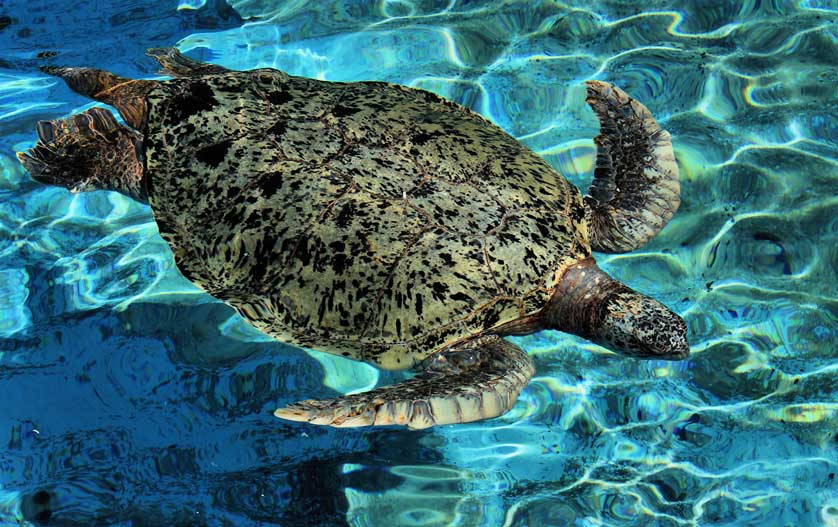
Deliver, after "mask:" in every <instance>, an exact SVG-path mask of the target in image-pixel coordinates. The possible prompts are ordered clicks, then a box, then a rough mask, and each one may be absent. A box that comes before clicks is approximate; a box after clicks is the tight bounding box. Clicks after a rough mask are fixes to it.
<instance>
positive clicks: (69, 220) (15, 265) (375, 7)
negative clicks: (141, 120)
mask: <svg viewBox="0 0 838 527" xmlns="http://www.w3.org/2000/svg"><path fill="white" fill-rule="evenodd" d="M277 5H280V6H281V7H276V6H277ZM3 17H5V18H3ZM0 28H2V29H0V50H2V52H0V410H2V411H0V525H18V524H20V523H22V524H23V525H44V524H49V525H91V524H97V525H120V526H123V525H125V526H127V525H131V526H140V525H143V526H145V525H254V524H258V525H281V526H291V525H338V526H343V525H349V526H352V527H356V526H357V527H361V526H363V527H373V526H393V525H409V526H443V525H452V526H489V527H495V526H509V527H511V526H533V527H536V526H574V527H577V526H579V527H589V526H591V527H592V526H612V525H613V526H617V525H620V526H622V525H625V526H636V525H640V526H646V525H649V526H667V527H668V526H673V527H674V526H680V525H690V526H704V525H728V526H741V525H761V526H762V525H765V526H774V525H777V526H795V527H797V526H836V525H838V352H836V347H837V345H838V321H837V319H838V286H837V285H836V284H837V283H838V281H837V279H838V276H836V275H837V274H838V272H836V269H838V220H836V217H838V214H836V211H838V208H836V205H838V197H836V196H838V4H836V3H835V2H833V1H829V0H820V1H818V0H810V1H798V2H784V1H781V0H772V1H762V2H760V1H759V0H750V1H749V0H746V1H734V0H707V1H698V0H694V1H681V2H676V1H674V0H670V1H667V0H650V1H647V2H642V3H641V2H631V1H620V0H588V1H585V2H577V1H571V2H558V1H551V2H546V1H545V2H536V1H531V2H512V1H507V2H469V1H456V0H450V1H432V0H427V1H420V0H417V1H408V0H402V1H386V0H382V1H379V2H348V1H338V0H332V1H329V2H304V1H288V2H282V3H277V2H268V1H260V0H244V1H233V0H231V1H230V2H229V3H224V2H222V1H220V0H215V1H205V0H181V2H180V4H177V3H176V2H151V1H141V0H122V1H118V2H109V3H101V2H92V1H88V2H77V3H74V5H73V6H69V5H67V6H59V7H56V6H53V5H52V3H49V2H46V1H43V0H36V1H31V2H11V3H4V4H0ZM175 44H176V45H178V47H179V48H180V49H181V50H183V51H185V52H187V53H188V54H190V55H192V56H194V57H197V58H201V59H204V60H210V61H213V62H216V63H219V64H222V65H224V66H226V67H230V68H236V69H247V68H254V67H264V66H272V67H277V68H281V69H284V70H286V71H288V72H289V73H292V74H297V75H306V76H310V77H317V78H323V79H329V80H360V79H375V80H386V81H391V82H398V83H402V84H407V85H411V86H418V87H422V88H425V89H429V90H432V91H435V92H437V93H439V94H441V95H443V96H445V97H447V98H449V99H452V100H455V101H457V102H460V103H462V104H465V105H467V106H469V107H471V108H473V109H474V110H476V111H478V112H480V113H482V114H483V115H485V116H486V117H488V118H490V119H492V120H493V121H494V122H496V123H497V124H499V125H500V126H501V127H503V128H504V129H506V130H507V131H508V132H509V133H511V134H513V135H514V136H516V137H518V138H519V139H520V140H521V141H523V142H524V143H525V144H527V145H528V146H529V147H531V148H532V149H533V150H535V151H536V152H538V153H539V154H541V155H542V156H544V157H545V158H546V159H547V160H549V161H550V162H551V163H552V164H553V166H555V167H556V168H557V169H559V170H560V171H561V172H562V173H564V174H565V175H567V176H568V177H570V178H571V179H572V180H573V181H574V182H576V183H578V184H579V185H580V186H581V187H583V188H585V187H586V186H587V183H588V182H589V181H590V177H591V174H592V163H593V160H594V145H593V141H592V138H593V137H594V136H595V135H596V133H597V123H596V120H595V118H594V117H593V114H592V113H591V112H590V111H589V110H588V109H587V108H586V107H585V105H584V89H583V87H582V82H583V81H584V80H585V79H589V78H597V79H602V80H608V81H610V82H615V83H616V84H618V85H620V86H621V87H623V88H624V89H626V91H628V92H629V93H630V94H632V95H633V96H635V97H636V98H638V99H640V100H641V101H643V102H644V103H646V105H647V106H648V107H649V108H650V109H651V110H652V112H653V113H654V114H655V115H656V116H657V117H658V118H659V120H660V121H661V122H662V124H664V125H665V127H666V128H667V129H669V130H670V131H671V132H672V134H673V143H674V144H675V149H676V154H677V155H678V158H679V161H680V164H681V169H682V172H681V174H682V206H681V209H680V210H679V212H678V214H677V215H676V216H675V218H674V219H673V221H672V222H671V223H670V225H669V226H667V228H666V229H665V230H664V231H663V232H662V233H661V234H660V235H659V236H658V237H657V238H656V239H655V240H653V242H652V243H651V244H650V245H649V246H647V247H645V248H643V249H642V250H640V251H636V252H634V253H631V254H626V255H619V256H610V257H607V256H605V255H599V256H598V261H599V262H600V263H601V266H602V267H603V268H604V269H606V270H607V271H608V272H609V273H611V274H612V275H614V276H615V277H617V278H618V279H620V280H622V281H624V282H625V283H627V284H629V285H631V286H632V287H634V288H636V289H638V290H639V291H642V292H644V293H647V294H650V295H652V296H654V297H655V298H657V299H659V300H661V301H663V302H665V303H666V304H667V305H668V306H670V307H671V308H672V309H674V310H675V311H677V312H678V313H680V314H681V315H682V316H683V317H684V318H685V319H686V321H687V324H688V327H689V332H690V339H691V343H692V349H693V355H692V357H691V358H690V359H689V360H687V361H683V362H678V363H668V362H642V361H634V360H631V359H625V358H622V357H617V356H614V355H611V354H609V353H607V352H606V351H604V350H603V349H601V348H598V347H596V346H594V345H591V344H589V343H587V342H584V341H582V340H579V339H576V338H573V337H569V336H567V335H564V334H560V333H541V334H539V335H535V336H530V337H525V338H519V339H516V340H517V342H519V343H520V344H521V345H523V346H524V347H525V348H526V349H527V350H528V351H529V352H530V353H531V354H532V355H533V357H534V360H535V363H536V368H537V373H536V377H535V379H534V380H533V382H532V383H531V384H530V385H529V386H528V387H527V388H526V389H525V390H524V392H523V393H522V395H521V397H520V399H519V402H518V404H517V405H516V406H515V408H514V409H513V411H512V412H510V413H509V414H507V415H506V416H503V417H501V418H498V419H494V420H491V421H487V422H482V423H475V424H469V425H459V426H444V427H438V428H434V429H431V430H429V431H425V432H409V431H405V430H399V429H383V430H332V429H326V428H320V427H314V426H308V425H299V424H295V423H284V422H280V421H278V420H276V419H275V418H273V417H272V416H271V411H272V410H273V409H274V408H275V407H277V406H279V405H281V404H284V403H287V402H291V401H295V400H298V399H302V398H308V397H327V396H331V395H334V394H335V393H336V391H338V392H346V391H352V390H362V389H365V388H367V387H369V386H371V385H373V384H375V383H377V382H381V383H385V382H392V381H393V380H395V379H398V378H400V377H401V374H391V373H381V374H379V373H378V372H377V371H375V370H374V369H372V368H370V367H368V366H365V365H363V364H359V363H353V362H349V361H345V360H341V359H338V358H332V357H330V356H324V355H322V354H317V353H313V352H311V353H309V352H306V351H303V350H300V349H297V348H293V347H291V346H287V345H283V344H281V343H275V342H271V341H269V340H267V339H265V338H264V337H261V336H260V335H259V334H258V333H255V332H254V331H253V330H250V329H249V328H248V327H247V326H246V325H245V324H244V323H243V322H242V321H241V319H239V318H238V317H237V316H236V315H235V314H234V313H233V312H232V311H231V310H230V309H228V308H226V307H225V306H223V305H222V304H220V303H218V302H217V301H215V300H213V299H212V298H211V297H209V296H207V295H205V294H203V293H201V292H200V291H199V290H197V289H196V288H195V287H193V286H192V285H191V284H189V283H188V282H187V281H186V280H185V279H184V278H182V277H181V276H180V275H179V274H178V272H177V271H176V269H175V268H174V265H173V262H172V259H171V253H170V251H169V249H168V247H167V246H166V244H165V243H164V242H163V241H162V239H160V237H159V235H158V234H157V229H156V226H155V224H154V223H153V220H152V217H151V214H150V211H149V210H148V208H147V207H144V206H141V205H138V204H136V203H133V202H131V201H129V200H128V199H126V198H123V197H121V196H120V195H117V194H115V193H105V192H97V193H93V194H85V195H71V194H69V193H68V192H67V191H65V190H61V189H56V188H45V187H43V186H40V185H38V184H36V183H34V182H33V181H31V180H30V179H29V178H28V176H27V175H26V174H25V173H24V172H23V171H22V170H21V168H20V166H19V165H18V163H17V161H16V159H15V158H14V154H13V153H14V152H15V151H17V150H22V149H24V148H26V147H28V146H31V144H32V143H33V142H34V140H35V133H34V126H35V123H36V121H37V120H39V119H51V118H56V117H60V116H62V115H66V114H68V113H70V112H75V111H79V110H83V109H84V108H86V107H89V105H90V102H89V101H87V100H85V99H84V98H81V97H78V96H76V95H74V94H72V93H71V92H70V91H69V90H68V89H67V88H66V87H64V86H63V84H61V83H60V82H58V81H56V80H55V79H52V78H48V77H46V76H44V75H42V74H40V73H39V72H38V70H37V67H38V66H40V65H42V64H47V63H55V64H68V65H90V66H97V67H105V68H111V69H113V70H114V71H116V72H117V73H120V74H122V75H130V76H133V77H152V76H154V71H155V64H154V63H153V61H152V60H151V59H147V58H144V56H143V51H144V49H145V48H146V47H152V46H165V45H175ZM42 52H57V55H56V56H54V57H47V58H38V56H37V55H38V54H39V53H42ZM50 54H51V53H48V55H50Z"/></svg>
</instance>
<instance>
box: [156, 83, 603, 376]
mask: <svg viewBox="0 0 838 527" xmlns="http://www.w3.org/2000/svg"><path fill="white" fill-rule="evenodd" d="M147 102H148V121H147V122H148V126H147V133H146V135H145V151H146V160H147V161H146V162H147V165H146V187H147V191H148V196H149V202H150V204H151V206H152V209H153V211H154V215H155V218H156V220H157V224H158V226H159V229H160V233H161V235H162V236H163V238H164V239H165V240H166V241H167V242H168V243H169V245H170V246H171V248H172V251H173V253H174V257H175V261H176V263H177V266H178V268H179V269H180V270H181V272H182V273H183V274H184V276H186V277H187V278H188V279H190V280H191V281H193V282H194V283H195V284H197V285H199V286H200V287H202V288H203V289H205V290H206V291H207V292H209V293H210V294H212V295H214V296H215V297H217V298H219V299H221V300H223V301H225V302H227V303H229V304H230V305H232V306H233V307H235V308H236V310H237V311H238V312H239V313H240V314H242V315H243V316H244V317H245V318H246V319H248V320H249V321H250V322H251V323H252V324H253V325H254V326H256V327H257V328H258V329H260V330H262V331H263V332H265V333H267V334H269V335H271V336H273V337H275V338H277V339H279V340H283V341H286V342H291V343H294V344H297V345H300V346H306V347H311V348H315V349H318V350H321V351H326V352H330V353H335V354H339V355H343V356H346V357H350V358H353V359H357V360H363V361H367V362H370V363H372V364H375V365H377V366H379V367H382V368H385V369H406V368H410V367H413V366H415V365H416V364H418V363H419V362H420V361H422V360H423V359H425V358H426V357H428V356H429V355H431V354H432V353H434V352H436V351H438V350H440V349H443V348H445V347H447V346H450V345H452V344H455V343H457V342H460V341H463V340H465V339H468V338H470V337H473V336H475V335H479V334H482V333H485V332H488V331H490V330H491V329H492V328H496V327H498V326H500V325H502V324H504V323H507V322H510V321H512V320H515V319H518V318H519V317H524V316H528V315H530V314H533V313H535V312H537V311H538V310H540V309H541V308H542V307H543V306H544V305H545V303H546V302H547V301H548V299H549V298H550V295H551V293H552V291H553V289H554V287H555V285H556V283H557V281H558V280H559V278H560V277H561V274H562V273H563V271H564V269H566V268H567V267H569V266H570V265H572V264H573V263H574V262H576V261H579V260H581V259H584V258H586V257H588V256H590V245H589V243H588V235H587V230H586V226H585V219H584V218H585V208H584V205H583V202H582V197H581V194H580V193H579V191H578V190H577V189H576V188H575V187H574V186H573V185H572V184H571V183H569V182H568V181H567V180H566V179H565V178H563V177H562V176H561V175H560V174H558V173H557V172H556V171H555V170H553V168H551V167H550V166H549V165H548V164H547V163H546V162H545V161H544V160H542V159H541V158H539V157H538V156H537V155H536V154H534V153H533V152H532V151H530V150H528V149H527V148H526V147H524V146H523V145H521V144H520V143H518V142H517V141H515V139H514V138H512V137H510V136H509V135H508V134H506V133H505V132H503V131H502V130H501V129H500V128H498V127H497V126H495V125H494V124H492V123H490V122H489V121H487V120H485V119H484V118H482V117H480V116H479V115H477V114H475V113H473V112H471V111H469V110H468V109H466V108H463V107H461V106H459V105H457V104H454V103H451V102H448V101H445V100H444V99H442V98H440V97H438V96H436V95H434V94H432V93H429V92H426V91H423V90H417V89H411V88H407V87H403V86H397V85H393V84H387V83H381V82H355V83H335V82H326V81H318V80H313V79H307V78H300V77H293V76H289V75H287V74H285V73H283V72H280V71H277V70H273V69H260V70H253V71H247V72H227V73H222V74H213V75H204V76H200V75H199V76H192V77H186V78H177V79H174V80H170V81H163V82H160V83H159V86H158V87H157V88H155V89H154V90H152V91H151V92H150V93H149V94H148V95H147Z"/></svg>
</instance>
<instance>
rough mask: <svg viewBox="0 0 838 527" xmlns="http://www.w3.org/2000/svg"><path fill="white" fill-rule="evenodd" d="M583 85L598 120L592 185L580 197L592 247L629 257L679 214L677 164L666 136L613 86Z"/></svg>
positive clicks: (599, 83)
mask: <svg viewBox="0 0 838 527" xmlns="http://www.w3.org/2000/svg"><path fill="white" fill-rule="evenodd" d="M586 84H587V86H588V98H587V102H588V104H590V105H591V108H593V110H594V113H596V115H597V117H598V118H599V121H600V135H599V136H597V138H596V139H594V142H595V143H596V145H597V159H596V169H595V171H594V181H593V183H592V184H591V188H590V190H589V192H590V195H589V196H585V206H586V209H587V218H588V230H589V233H590V238H591V247H592V248H593V249H594V250H595V251H602V252H607V253H622V252H628V251H631V250H634V249H637V248H638V247H641V246H643V245H645V244H646V242H648V241H649V240H650V239H651V238H652V237H653V236H654V235H656V234H657V233H658V232H659V231H660V230H661V229H663V227H664V226H665V225H666V223H667V222H668V221H669V219H670V218H672V215H673V214H675V211H676V210H678V205H679V204H680V203H681V198H680V195H681V189H680V184H679V182H678V165H677V164H676V162H675V153H674V152H673V151H672V143H671V141H670V137H669V132H667V131H666V130H661V128H660V126H659V125H658V123H657V122H656V121H655V119H654V117H652V114H651V113H650V112H649V110H648V109H646V107H645V106H643V105H642V104H640V103H639V102H637V101H635V100H634V99H632V98H631V97H629V96H628V95H626V93H625V92H624V91H622V90H621V89H619V88H617V87H616V86H612V85H610V84H607V83H605V82H599V81H588V82H587V83H586Z"/></svg>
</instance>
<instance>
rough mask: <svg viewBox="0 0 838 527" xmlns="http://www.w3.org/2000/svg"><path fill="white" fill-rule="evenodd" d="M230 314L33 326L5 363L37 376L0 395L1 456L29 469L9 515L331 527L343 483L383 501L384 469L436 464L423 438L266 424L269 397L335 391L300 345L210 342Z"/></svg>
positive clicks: (147, 309) (108, 315) (180, 311)
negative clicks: (7, 433) (359, 468)
mask: <svg viewBox="0 0 838 527" xmlns="http://www.w3.org/2000/svg"><path fill="white" fill-rule="evenodd" d="M232 313H233V311H232V310H230V309H229V308H226V306H224V305H223V304H219V303H207V304H200V305H173V304H152V303H137V304H132V305H130V306H129V307H128V308H127V309H126V310H124V311H122V312H114V311H108V310H104V309H103V310H97V311H90V312H85V313H74V314H72V315H67V316H65V317H62V318H61V319H60V320H59V319H55V320H51V321H50V323H49V324H43V325H36V326H33V329H34V331H33V332H32V335H30V337H31V339H28V340H27V341H26V342H31V343H32V344H33V345H32V346H28V345H26V344H25V342H24V341H21V343H20V346H18V347H16V349H15V350H14V353H12V354H13V355H15V356H16V359H14V361H13V362H12V363H9V364H10V367H15V366H17V365H18V363H19V362H20V361H24V360H29V364H26V365H21V368H26V371H31V370H32V369H33V368H35V369H37V371H39V372H42V375H40V376H39V377H38V378H37V379H35V378H31V382H27V383H22V384H21V385H19V386H16V387H15V386H13V388H16V389H15V390H12V393H9V392H8V391H6V393H3V394H0V405H2V406H3V407H4V408H8V410H9V411H8V412H6V415H4V417H3V419H2V420H0V425H3V424H4V423H6V424H7V425H10V426H11V428H12V438H13V439H15V438H17V440H14V441H12V442H11V443H9V449H8V452H7V454H8V456H7V457H8V459H9V460H10V462H12V463H15V464H18V465H21V466H24V465H25V466H29V467H33V468H31V469H29V470H27V471H25V472H24V471H13V472H12V473H18V474H21V475H22V474H24V473H25V474H26V475H25V478H24V477H21V478H20V479H19V480H17V481H15V480H7V481H5V482H4V487H5V488H7V489H16V490H17V491H18V492H20V494H19V497H18V498H17V500H16V501H17V502H18V507H19V509H18V510H19V514H20V515H21V516H23V518H24V519H26V520H28V521H30V522H32V523H33V524H34V525H67V526H73V525H91V524H94V523H102V524H111V523H118V522H121V521H128V520H130V521H131V522H132V524H133V525H138V526H139V525H217V524H220V523H223V522H225V521H231V519H232V520H235V522H236V523H240V522H244V523H248V522H255V521H260V522H263V524H265V525H337V526H340V525H346V520H345V518H346V514H347V510H348V508H349V504H348V502H347V499H346V492H345V490H346V488H347V487H353V488H366V489H370V490H371V491H373V492H385V491H387V490H389V489H391V488H393V487H394V486H396V485H398V484H399V483H400V480H398V478H396V479H394V478H392V477H389V476H388V468H389V467H391V466H394V465H421V464H426V463H438V462H439V461H440V460H439V454H438V453H437V452H435V451H434V449H433V448H432V447H431V446H425V445H423V444H422V438H423V437H425V436H427V435H428V433H417V432H409V431H406V430H393V429H381V430H366V429H364V430H336V429H331V428H326V427H316V426H313V425H306V424H292V423H286V422H283V421H281V420H278V419H276V418H275V417H273V415H272V414H271V412H272V410H273V408H274V407H275V406H276V404H277V402H278V399H286V398H287V399H292V398H295V397H299V395H300V393H301V392H303V391H305V392H307V393H316V394H322V395H332V394H333V393H334V392H332V390H330V389H329V388H327V387H324V386H323V384H322V378H323V373H324V371H323V369H322V368H321V366H320V365H319V363H318V362H317V361H316V360H314V359H312V358H311V357H309V356H308V355H307V354H306V353H305V352H304V351H302V350H300V349H299V348H294V347H292V346H288V345H285V344H282V343H278V342H273V341H263V342H259V341H255V342H247V341H242V340H240V339H237V338H234V337H232V336H226V335H224V334H223V330H222V329H219V328H220V327H221V326H223V324H224V323H225V322H226V321H227V320H228V318H229V316H230V315H231V314H232ZM56 335H60V337H57V336H56ZM208 349H210V350H211V351H212V353H210V354H209V355H207V354H205V351H206V350H208ZM21 371H23V370H21ZM31 377H34V376H31ZM33 383H34V384H33ZM324 392H331V393H324ZM0 428H5V426H2V427H0ZM33 429H36V430H37V433H30V432H31V430H33ZM16 431H17V432H16ZM347 464H353V465H363V466H374V467H380V469H379V470H365V471H363V472H362V473H355V474H347V473H346V472H345V470H344V468H345V466H347ZM397 480H398V481H397ZM0 518H4V512H3V511H2V510H0ZM312 522H313V523H312Z"/></svg>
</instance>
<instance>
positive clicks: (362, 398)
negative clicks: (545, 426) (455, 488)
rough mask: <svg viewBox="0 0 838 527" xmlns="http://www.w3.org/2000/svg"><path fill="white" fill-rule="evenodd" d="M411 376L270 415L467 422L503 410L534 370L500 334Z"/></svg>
mask: <svg viewBox="0 0 838 527" xmlns="http://www.w3.org/2000/svg"><path fill="white" fill-rule="evenodd" d="M422 367H423V371H422V372H421V373H420V374H418V375H417V376H416V377H414V378H412V379H410V380H407V381H405V382H402V383H399V384H395V385H393V386H385V387H383V388H378V389H375V390H372V391H369V392H365V393H360V394H356V395H347V396H345V397H338V398H336V399H328V400H323V401H315V400H308V401H301V402H298V403H294V404H291V405H289V406H287V407H285V408H281V409H279V410H277V411H276V412H275V413H274V415H276V416H277V417H279V418H281V419H288V420H291V421H307V422H310V423H312V424H318V425H330V426H335V427H355V426H378V425H404V426H407V427H408V428H411V429H420V428H428V427H429V426H434V425H444V424H451V423H467V422H470V421H478V420H480V419H489V418H491V417H497V416H499V415H501V414H504V413H506V412H507V411H508V410H509V409H510V408H512V406H513V405H514V404H515V401H516V400H517V398H518V394H519V393H521V389H523V387H524V386H525V385H526V384H527V383H528V382H529V380H530V377H532V375H533V373H534V371H535V370H534V367H533V363H532V360H531V359H530V358H529V356H528V355H527V354H526V353H525V352H524V351H523V350H522V349H521V348H519V347H517V346H515V345H514V344H511V343H509V342H507V341H505V340H503V339H502V338H500V337H497V336H495V335H489V336H485V337H478V338H476V339H474V340H471V341H468V342H465V343H463V344H460V345H458V346H455V347H452V348H449V349H447V350H444V351H441V352H439V353H436V354H435V355H432V356H431V357H429V358H428V359H426V360H425V361H424V362H423V363H422Z"/></svg>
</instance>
